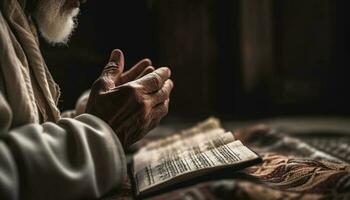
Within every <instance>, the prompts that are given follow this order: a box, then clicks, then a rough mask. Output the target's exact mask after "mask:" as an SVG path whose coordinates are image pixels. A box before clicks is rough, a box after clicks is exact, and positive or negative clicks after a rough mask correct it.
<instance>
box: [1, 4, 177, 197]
mask: <svg viewBox="0 0 350 200" xmlns="http://www.w3.org/2000/svg"><path fill="white" fill-rule="evenodd" d="M80 3H82V2H81V1H79V0H1V1H0V199H1V200H5V199H10V200H12V199H36V200H39V199H94V198H99V197H101V196H103V195H105V194H106V193H108V192H109V191H112V190H114V189H118V187H120V186H121V183H122V181H123V179H124V178H125V176H126V161H125V155H124V149H125V148H127V147H129V146H130V145H132V144H133V143H135V142H136V141H138V140H139V139H141V138H142V137H143V136H144V135H145V134H147V132H149V131H150V130H151V129H153V128H154V127H155V126H156V125H157V124H158V123H159V121H160V119H161V118H162V117H163V116H165V115H166V113H167V110H168V104H169V95H170V92H171V90H172V87H173V83H172V81H171V80H170V79H169V78H170V70H169V69H168V68H165V67H163V68H159V69H157V70H155V69H154V68H153V67H152V66H150V65H151V63H150V61H149V60H147V59H145V60H142V61H141V62H139V63H138V64H136V65H135V66H134V67H133V68H132V69H131V70H129V71H128V72H125V73H123V68H124V57H123V54H122V52H121V51H120V50H115V51H113V52H112V54H111V57H110V60H109V61H108V64H107V66H106V67H105V68H104V70H103V72H102V75H101V76H100V78H99V79H98V80H97V81H96V82H95V83H94V85H93V87H92V89H91V93H90V95H89V97H88V100H87V103H86V104H87V105H86V106H85V105H84V100H83V101H82V104H80V105H78V107H79V108H80V110H81V111H77V112H75V116H73V117H71V118H62V117H61V114H60V112H59V110H58V109H57V105H56V104H57V100H58V98H59V89H58V86H57V85H56V84H55V82H54V81H53V80H52V77H51V75H50V73H49V72H48V70H47V68H46V65H45V62H44V60H43V58H42V55H41V53H40V50H39V44H38V34H40V35H41V36H42V37H43V38H45V39H46V40H47V41H48V42H50V43H66V42H67V41H68V40H69V36H70V34H71V32H72V30H73V29H74V28H75V24H76V23H75V21H76V16H77V14H78V12H79V6H80Z"/></svg>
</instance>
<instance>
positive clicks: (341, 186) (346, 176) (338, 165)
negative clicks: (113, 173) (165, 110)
mask: <svg viewBox="0 0 350 200" xmlns="http://www.w3.org/2000/svg"><path fill="white" fill-rule="evenodd" d="M235 137H237V139H240V140H242V141H243V143H244V144H246V145H247V146H249V147H251V148H252V149H253V150H255V151H256V152H258V153H259V154H260V155H261V156H262V158H263V163H261V164H259V165H256V166H253V167H250V168H247V169H245V170H243V171H241V172H239V173H241V174H244V175H245V176H243V177H242V178H232V176H228V177H227V178H223V179H222V180H216V181H208V182H203V183H199V184H196V185H193V186H190V187H187V188H183V189H178V190H174V191H171V192H169V193H165V194H161V195H159V196H156V197H152V198H150V199H155V200H157V199H166V200H173V199H198V200H201V199H247V200H264V199H272V200H277V199H281V200H282V199H344V200H346V199H350V164H349V163H348V161H347V158H348V156H349V155H350V152H349V151H350V149H349V148H348V149H346V150H344V147H345V146H346V145H349V144H348V142H349V140H348V139H349V138H344V137H346V136H341V137H342V139H341V140H340V139H339V137H340V136H337V135H336V136H334V137H330V136H328V137H327V141H328V145H320V144H318V143H317V142H315V141H319V140H322V139H324V135H323V136H322V137H321V136H317V135H313V136H312V137H311V136H308V137H303V136H298V138H297V137H291V136H289V135H288V134H286V133H279V132H276V131H274V130H269V129H268V128H267V127H265V126H261V125H259V126H255V127H252V128H248V129H244V130H238V131H236V132H235ZM310 137H311V138H310ZM316 143H317V145H316ZM335 143H336V144H337V145H335ZM330 146H334V147H336V148H334V149H333V151H332V149H330V148H329V147H330ZM322 148H327V149H322ZM339 149H340V150H339ZM340 151H341V153H342V154H341V155H340V153H339V152H340ZM235 173H237V172H232V174H235ZM125 188H126V190H125V191H124V192H123V193H121V194H119V195H117V196H114V197H111V198H109V199H128V198H131V196H130V193H131V191H130V190H131V186H130V184H129V183H128V182H126V185H125ZM128 190H129V192H128Z"/></svg>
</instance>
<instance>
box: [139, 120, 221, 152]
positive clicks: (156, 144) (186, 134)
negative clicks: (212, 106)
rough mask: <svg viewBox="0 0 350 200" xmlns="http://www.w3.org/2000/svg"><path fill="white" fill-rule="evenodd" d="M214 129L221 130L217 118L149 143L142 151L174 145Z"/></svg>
mask: <svg viewBox="0 0 350 200" xmlns="http://www.w3.org/2000/svg"><path fill="white" fill-rule="evenodd" d="M213 129H221V125H220V121H219V120H218V119H216V118H213V117H211V118H209V119H207V120H205V121H204V122H202V123H199V124H197V125H196V126H194V127H192V128H189V129H185V130H182V131H180V132H178V133H174V134H173V135H172V136H168V137H166V138H162V139H158V140H155V141H153V142H150V143H148V144H147V145H146V146H144V147H143V148H142V149H141V151H149V150H154V149H158V148H160V147H164V146H167V145H170V144H173V143H174V142H176V141H179V140H184V139H187V138H191V137H194V136H196V135H198V134H205V133H207V132H209V131H211V130H213Z"/></svg>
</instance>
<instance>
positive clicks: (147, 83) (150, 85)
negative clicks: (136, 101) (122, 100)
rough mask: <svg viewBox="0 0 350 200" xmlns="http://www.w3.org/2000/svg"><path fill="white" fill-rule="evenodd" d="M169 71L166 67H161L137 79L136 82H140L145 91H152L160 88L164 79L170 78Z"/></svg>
mask: <svg viewBox="0 0 350 200" xmlns="http://www.w3.org/2000/svg"><path fill="white" fill-rule="evenodd" d="M170 75H171V71H170V69H169V68H167V67H161V68H159V69H157V70H155V71H153V72H151V73H149V74H147V75H146V76H144V77H142V78H140V79H138V80H137V81H136V82H137V83H138V84H140V85H141V86H142V87H143V88H144V90H145V92H146V93H148V94H150V93H154V92H156V91H158V90H160V89H161V88H162V87H163V85H164V83H165V81H166V80H168V79H169V78H170Z"/></svg>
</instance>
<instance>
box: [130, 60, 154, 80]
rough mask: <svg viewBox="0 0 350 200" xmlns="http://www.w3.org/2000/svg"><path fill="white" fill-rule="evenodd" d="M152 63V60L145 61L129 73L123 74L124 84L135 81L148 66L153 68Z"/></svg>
mask: <svg viewBox="0 0 350 200" xmlns="http://www.w3.org/2000/svg"><path fill="white" fill-rule="evenodd" d="M151 65H152V62H151V60H150V59H147V58H146V59H143V60H141V61H140V62H138V63H137V64H136V65H135V66H134V67H132V68H131V69H130V70H129V71H127V72H125V73H124V74H123V82H125V83H126V82H130V81H133V80H135V79H136V78H137V77H138V76H139V75H140V74H141V73H142V72H143V71H144V70H145V69H146V68H147V67H148V66H151Z"/></svg>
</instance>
